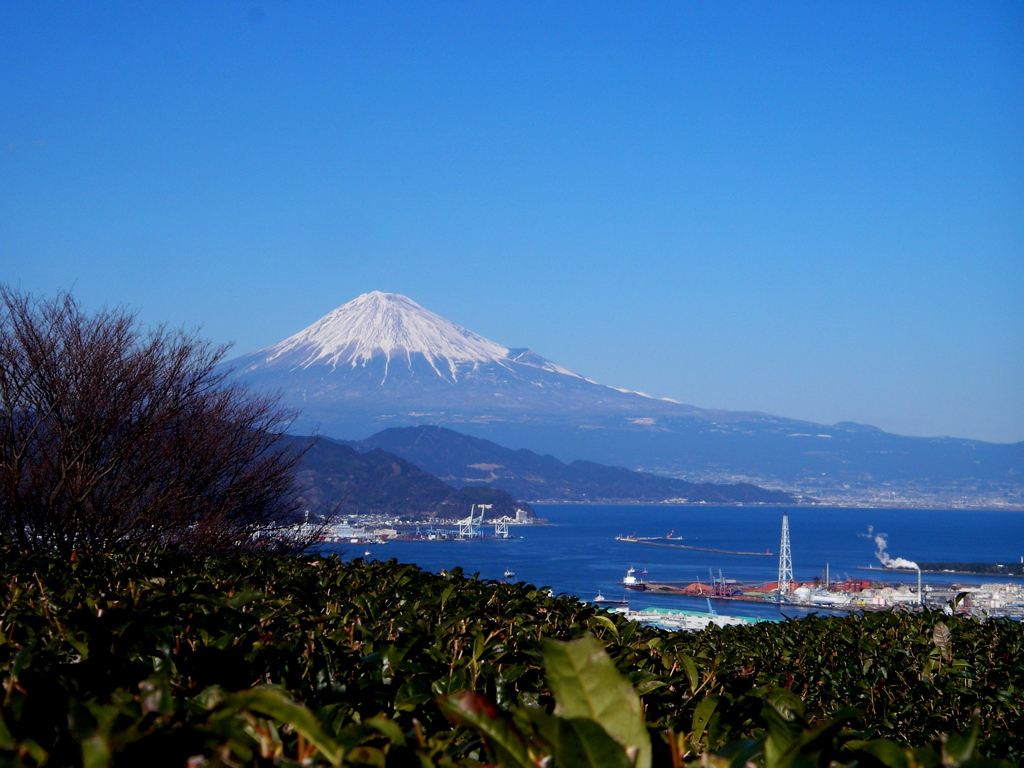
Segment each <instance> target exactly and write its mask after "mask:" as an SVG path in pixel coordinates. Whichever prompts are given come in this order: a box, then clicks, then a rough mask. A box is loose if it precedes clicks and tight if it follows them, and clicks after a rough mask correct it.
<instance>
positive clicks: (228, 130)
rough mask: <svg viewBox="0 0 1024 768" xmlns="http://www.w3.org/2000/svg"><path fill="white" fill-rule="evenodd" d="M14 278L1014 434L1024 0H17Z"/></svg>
mask: <svg viewBox="0 0 1024 768" xmlns="http://www.w3.org/2000/svg"><path fill="white" fill-rule="evenodd" d="M0 280H3V281H6V282H8V283H12V284H14V285H15V286H19V287H20V288H22V289H25V290H30V291H37V292H43V293H46V294H52V293H53V292H54V291H56V290H58V289H59V288H69V287H73V288H74V291H75V293H76V294H77V296H78V297H79V298H80V299H81V300H82V301H83V303H84V304H85V305H86V306H87V307H90V308H93V307H100V306H102V305H103V304H104V303H107V304H124V305H128V306H130V307H132V308H135V309H137V310H138V311H139V313H140V316H141V318H142V319H143V320H144V321H146V322H160V321H167V322H169V323H171V324H172V325H181V326H186V327H190V328H191V327H195V326H202V328H203V332H204V333H205V334H206V335H207V336H209V337H210V338H212V339H214V340H216V341H222V342H227V341H231V342H234V343H235V345H236V346H235V350H236V351H237V352H238V353H243V352H249V351H252V350H254V349H257V348H259V347H262V346H266V345H268V344H271V343H273V342H276V341H278V340H280V339H282V338H284V337H285V336H288V335H290V334H291V333H294V332H295V331H297V330H299V329H300V328H302V327H304V326H305V325H307V324H309V323H310V322H312V321H314V320H316V319H317V318H319V317H320V316H321V315H323V314H325V313H326V312H328V311H329V310H331V309H333V308H334V307H336V306H338V305H340V304H343V303H345V302H346V301H349V300H350V299H352V298H354V297H355V296H356V295H358V294H360V293H364V292H366V291H370V290H383V291H392V292H397V293H403V294H406V295H408V296H410V297H411V298H413V299H414V300H415V301H417V302H419V303H420V304H422V305H423V306H425V307H427V308H428V309H431V310H433V311H435V312H437V313H438V314H440V315H442V316H444V317H447V318H448V319H450V320H453V321H455V322H457V323H459V324H461V325H464V326H466V327H468V328H470V329H471V330H474V331H476V332H477V333H480V334H482V335H484V336H487V337H488V338H491V339H493V340H495V341H497V342H500V343H502V344H505V345H508V346H529V347H531V348H533V349H534V350H535V351H536V352H538V353H539V354H541V355H544V356H545V357H548V358H550V359H552V360H555V361H556V362H558V363H560V364H562V365H564V366H566V367H568V368H571V369H573V370H576V371H578V372H579V373H582V374H585V375H586V376H588V377H590V378H593V379H595V380H598V381H601V382H603V383H607V384H612V385H615V386H619V387H626V388H630V389H639V390H642V391H645V392H649V393H651V394H653V395H658V396H665V397H673V398H676V399H678V400H681V401H683V402H687V403H691V404H694V405H698V406H702V407H719V408H727V409H736V410H760V411H767V412H770V413H775V414H779V415H783V416H790V417H796V418H805V419H810V420H813V421H818V422H823V423H833V422H836V421H840V420H854V421H860V422H864V423H869V424H874V425H877V426H880V427H882V428H884V429H887V430H890V431H894V432H899V433H903V434H914V435H955V436H961V437H971V438H979V439H987V440H994V441H1000V442H1010V441H1018V440H1024V4H1022V3H1020V2H1014V3H986V2H973V1H972V2H962V3H950V2H925V3H914V2H899V3H892V2H882V3H871V2H856V3H846V2H843V3H839V2H836V3H830V2H808V3H799V2H782V3H767V2H765V3H747V2H741V3H735V4H729V3H719V2H714V3H711V2H708V3H698V2H669V3H657V2H647V3H628V2H623V3H590V2H587V3H561V2H559V3H553V2H552V3H528V2H524V3H500V4H499V3H487V2H465V3H411V2H410V3H385V2H372V3H371V2H365V3H326V2H304V3H287V4H285V3H255V2H244V1H241V0H240V1H239V2H223V3H213V2H192V3H187V2H180V3H179V2H159V3H157V2H138V3H116V2H92V3H90V2H80V3H60V2H49V3H43V2H29V1H28V0H25V1H20V0H17V1H13V0H12V1H11V2H6V3H3V4H0Z"/></svg>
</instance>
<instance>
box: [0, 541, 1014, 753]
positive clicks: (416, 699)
mask: <svg viewBox="0 0 1024 768" xmlns="http://www.w3.org/2000/svg"><path fill="white" fill-rule="evenodd" d="M0 604H2V609H3V614H2V620H0V685H2V689H3V703H2V707H0V716H2V721H0V765H43V764H46V765H56V766H64V765H85V766H88V767H89V768H91V767H92V766H103V765H154V766H159V765H168V766H171V765H174V766H182V765H185V764H186V763H189V759H190V758H194V759H192V761H191V763H189V764H190V765H272V764H307V765H326V764H335V765H337V764H342V763H344V764H347V765H389V766H391V765H408V764H412V765H479V764H480V762H481V761H487V760H501V761H502V762H503V763H505V764H507V765H516V764H520V763H517V762H516V761H522V760H526V761H527V763H521V764H524V765H525V764H529V763H531V762H533V761H535V760H536V759H539V757H540V756H542V755H545V754H547V755H553V756H554V757H555V759H554V762H553V765H577V764H579V765H584V764H591V765H607V766H612V765H627V764H628V759H626V757H625V756H626V755H627V751H625V750H623V749H622V748H621V746H620V747H617V748H616V749H611V747H610V746H609V745H612V744H613V742H614V744H622V743H625V744H629V743H630V742H629V741H627V740H624V739H625V735H628V734H629V733H632V734H633V736H635V722H634V721H633V720H629V721H627V720H623V719H622V718H623V717H624V715H622V712H624V711H626V710H627V709H628V706H627V704H628V701H629V696H630V695H633V694H631V693H630V687H632V690H635V691H636V694H638V695H639V701H640V702H641V703H642V708H643V717H645V718H646V725H647V729H648V730H649V733H650V736H649V739H650V746H649V750H650V752H649V753H647V752H645V751H639V752H630V753H629V754H634V755H637V756H638V760H640V762H638V764H642V759H644V756H645V755H648V754H649V755H650V757H651V759H652V760H653V764H654V765H675V764H678V761H679V760H681V759H682V757H683V756H689V757H693V756H697V755H704V759H705V761H706V762H711V763H714V764H720V765H726V764H729V763H728V760H730V759H735V760H738V761H739V762H738V765H742V764H743V762H744V761H746V760H747V759H753V760H755V762H756V761H761V762H763V763H764V764H765V765H766V766H770V767H771V768H775V766H780V767H781V766H788V765H828V764H829V761H836V762H835V764H849V763H851V762H852V761H854V760H859V763H858V764H860V765H890V766H899V765H938V764H941V763H942V761H943V760H945V764H947V765H956V764H964V765H967V764H972V762H971V760H970V759H968V758H970V757H971V756H972V755H974V754H976V750H975V746H976V745H975V742H974V740H973V738H972V737H970V736H968V737H966V738H964V739H960V740H958V739H956V738H952V739H949V740H948V741H942V740H941V734H944V733H956V732H960V733H971V732H972V728H976V729H977V730H976V731H975V734H976V736H977V747H978V749H980V752H981V753H984V754H987V755H989V756H996V757H1002V758H1008V759H1012V760H1019V759H1020V757H1021V756H1022V754H1024V736H1022V735H1021V733H1022V730H1024V729H1022V727H1021V726H1022V723H1024V718H1022V710H1024V707H1022V703H1021V696H1020V690H1019V689H1020V688H1021V687H1022V685H1024V680H1022V677H1024V676H1022V673H1021V670H1022V669H1024V631H1022V628H1021V625H1020V624H1017V623H1014V622H1010V621H988V622H985V623H984V624H982V623H978V622H976V621H973V620H971V619H969V618H959V617H946V616H944V615H942V614H938V613H929V614H924V615H919V616H914V615H908V614H896V613H885V614H873V615H868V616H864V617H849V618H842V619H834V618H811V619H803V620H800V621H790V622H786V623H783V624H759V625H754V626H749V627H730V628H726V629H721V630H718V629H713V630H708V631H705V632H701V633H694V634H686V633H665V632H661V631H658V630H653V629H648V628H644V627H641V626H639V625H636V624H633V623H631V622H629V621H627V620H625V619H623V618H621V617H618V616H613V615H609V614H607V613H605V612H603V611H600V610H598V609H595V608H593V607H591V606H589V605H586V604H584V603H581V602H579V601H577V600H576V599H575V598H570V597H565V596H562V597H554V596H551V595H549V594H548V593H547V592H546V591H544V590H538V589H535V588H533V587H531V586H530V585H526V584H516V585H507V584H500V583H493V582H484V581H480V580H478V579H475V578H465V577H464V576H463V575H462V574H461V573H458V572H456V573H452V574H447V575H444V576H438V575H433V574H429V573H425V572H423V571H421V570H419V569H418V568H416V567H413V566H405V565H399V564H397V563H395V562H393V561H392V562H387V563H363V562H361V561H358V560H357V561H355V562H353V563H343V562H342V561H340V560H338V559H336V558H331V559H318V558H309V559H307V560H288V559H278V558H272V557H269V556H268V557H238V558H213V557H187V556H184V555H181V554H176V553H162V554H135V555H108V556H88V555H86V556H82V555H78V556H77V557H75V558H73V560H71V561H69V560H68V559H67V558H55V557H50V556H46V555H41V554H22V553H20V552H18V551H15V550H13V549H11V548H9V547H8V548H2V549H0ZM585 636H593V637H595V638H596V639H597V640H598V641H600V643H601V644H603V646H604V647H605V649H606V650H607V654H608V657H609V658H610V659H611V661H609V662H607V665H605V663H604V662H602V661H601V658H603V654H599V653H597V652H593V651H589V650H588V651H586V652H585V653H583V652H581V651H579V650H576V651H573V650H571V649H574V648H576V649H579V648H581V647H582V648H584V649H585V648H587V647H588V646H585V645H584V646H578V645H568V646H564V645H558V644H557V643H555V644H553V643H551V639H555V640H569V639H573V638H582V637H585ZM580 659H583V661H579V660H580ZM612 664H614V667H616V668H617V669H618V670H619V671H620V672H621V673H622V674H623V675H624V676H625V677H626V679H628V681H629V684H630V685H625V684H623V685H625V688H624V689H623V690H619V688H618V686H619V684H618V683H616V682H615V681H616V680H617V679H618V677H617V675H615V674H614V669H612V668H611V665H612ZM609 690H611V691H617V693H616V694H615V697H616V698H615V701H620V702H622V706H612V705H610V704H609V702H608V701H602V700H601V697H602V696H604V697H605V699H607V696H606V695H605V694H606V692H607V691H609ZM581 692H584V693H581ZM584 694H585V695H584ZM556 701H557V708H556ZM613 703H614V702H613ZM587 707H590V709H588V708H587ZM851 707H852V708H856V711H854V710H851V709H850V708H851ZM620 710H621V711H620ZM638 711H639V710H638ZM588 712H590V713H591V714H587V713H588ZM638 716H639V715H638ZM640 722H641V723H642V722H643V721H642V720H641V721H640ZM630 729H632V730H630ZM601 734H604V736H602V735H601ZM605 736H608V737H609V738H612V741H611V742H609V741H608V740H607V739H606V738H605ZM644 736H645V737H646V734H644ZM630 738H632V737H630ZM935 740H939V741H938V742H937V746H934V747H928V746H927V745H928V744H929V743H931V742H933V741H935ZM602 744H603V745H604V748H605V751H604V752H600V751H599V750H598V747H600V746H601V745H602ZM485 745H486V746H485ZM908 746H914V747H916V748H917V749H916V750H915V751H909V750H908V749H907V747H908ZM637 749H639V747H637ZM643 749H648V747H644V748H643ZM509 750H511V751H509ZM579 750H584V751H586V750H590V751H588V752H586V755H584V754H583V752H580V751H579ZM594 750H598V751H594ZM609 750H610V751H609ZM616 750H617V751H616ZM711 753H716V754H717V755H718V757H717V758H716V757H710V754H711ZM195 756H203V757H202V758H198V757H195ZM584 760H586V761H588V762H583V761H584ZM624 760H625V762H624ZM973 764H979V765H980V764H984V763H982V762H981V761H979V760H974V761H973Z"/></svg>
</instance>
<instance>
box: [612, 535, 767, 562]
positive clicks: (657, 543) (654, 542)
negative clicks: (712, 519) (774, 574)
mask: <svg viewBox="0 0 1024 768" xmlns="http://www.w3.org/2000/svg"><path fill="white" fill-rule="evenodd" d="M615 540H616V541H621V542H625V543H626V544H643V545H644V546H648V547H669V548H671V549H688V550H690V551H692V552H714V553H715V554H718V555H744V556H746V557H771V556H772V553H771V552H770V551H769V550H765V551H764V552H740V551H736V550H732V549H714V548H712V547H694V546H691V545H689V544H673V543H671V539H638V538H636V537H635V536H616V537H615Z"/></svg>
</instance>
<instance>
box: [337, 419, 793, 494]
mask: <svg viewBox="0 0 1024 768" xmlns="http://www.w3.org/2000/svg"><path fill="white" fill-rule="evenodd" d="M347 444H349V445H352V446H353V447H355V448H356V449H357V450H360V451H367V450H386V451H387V452H388V453H391V454H394V455H396V456H400V457H402V458H403V459H406V460H407V461H409V462H411V463H413V464H415V465H416V466H418V467H421V468H423V469H425V470H426V471H428V472H430V473H431V474H433V475H434V476H436V477H438V478H439V479H441V480H442V481H444V482H445V483H448V484H449V485H452V486H454V487H457V488H467V487H491V488H500V489H501V490H503V491H506V492H508V493H509V494H511V495H512V496H514V497H515V498H520V499H528V500H531V501H535V502H539V501H609V502H623V501H630V502H639V503H652V502H666V501H675V502H689V503H708V504H736V503H744V504H746V503H755V504H792V503H794V502H796V499H794V497H793V496H792V495H790V494H788V493H785V492H782V491H775V490H770V489H765V488H759V487H757V486H755V485H752V484H749V483H738V484H729V485H723V484H713V483H699V484H698V483H690V482H687V481H685V480H680V479H677V478H671V477H658V476H656V475H652V474H649V473H642V472H634V471H632V470H629V469H625V468H623V467H609V466H605V465H603V464H598V463H596V462H590V461H581V460H577V461H573V462H571V463H569V464H566V463H564V462H562V461H560V460H558V459H557V458H555V457H554V456H550V455H548V456H541V455H540V454H537V453H535V452H533V451H529V450H526V449H519V450H516V451H513V450H511V449H508V448H505V447H503V446H500V445H498V444H496V443H494V442H492V441H489V440H483V439H481V438H477V437H472V436H470V435H464V434H461V433H459V432H455V431H453V430H450V429H445V428H443V427H435V426H430V425H424V426H419V427H398V428H392V429H387V430H384V431H383V432H379V433H378V434H376V435H372V436H371V437H369V438H366V439H365V440H358V441H350V442H348V443H347Z"/></svg>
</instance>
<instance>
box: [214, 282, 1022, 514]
mask: <svg viewBox="0 0 1024 768" xmlns="http://www.w3.org/2000/svg"><path fill="white" fill-rule="evenodd" d="M228 365H230V366H231V367H232V369H233V374H232V375H233V376H235V377H237V378H238V379H240V380H242V381H244V382H246V383H248V384H249V385H252V386H255V387H258V388H268V389H272V390H277V391H279V392H280V394H281V401H282V404H284V405H286V406H289V407H292V408H295V409H296V410H298V411H299V413H300V416H299V419H298V421H297V422H296V424H295V425H294V431H299V432H310V431H314V430H316V431H319V432H320V433H321V434H324V435H326V436H330V437H335V438H342V439H362V438H366V437H368V436H369V435H371V434H373V433H376V432H379V431H381V430H383V429H386V428H391V427H408V426H418V425H425V424H432V425H437V426H443V427H447V428H449V429H452V430H455V431H458V432H462V433H464V434H469V435H472V436H474V437H480V438H485V439H488V440H492V441H493V442H495V443H498V444H499V445H504V446H507V447H509V448H528V449H532V450H534V451H540V452H542V453H550V454H553V455H555V456H557V457H558V458H560V459H562V460H563V461H573V460H576V459H584V460H589V461H594V462H601V463H604V464H613V465H617V466H622V467H627V468H630V469H643V470H646V471H648V472H655V473H661V474H668V475H674V476H677V477H685V478H686V479H688V480H695V481H713V482H723V481H725V482H737V481H741V482H751V483H757V484H759V485H768V486H774V487H783V488H787V489H790V490H796V491H803V492H806V493H812V494H816V495H821V494H823V493H825V494H828V493H831V492H833V491H835V492H837V493H839V494H840V496H842V495H843V493H844V492H848V493H852V494H857V493H860V494H862V496H863V494H868V495H870V494H874V493H875V492H876V491H879V490H881V489H882V488H883V486H884V490H885V494H887V496H884V497H883V496H881V495H880V496H879V498H880V499H881V498H888V497H890V496H891V497H893V498H894V499H897V500H898V499H901V498H902V499H904V500H906V498H905V497H907V496H908V494H909V496H915V497H916V498H917V499H918V500H919V501H920V500H922V499H933V500H935V501H942V499H943V498H944V495H945V496H948V495H950V494H953V495H959V497H964V496H967V497H970V498H972V499H1000V500H1002V501H1001V502H1000V503H1005V502H1006V501H1009V502H1010V503H1016V504H1020V503H1022V502H1024V443H1016V444H1011V445H1001V444H994V443H985V442H981V441H977V440H963V439H956V438H917V437H903V436H900V435H893V434H890V433H886V432H883V431H882V430H879V429H877V428H874V427H869V426H864V425H860V424H854V423H850V422H844V423H840V424H835V425H831V426H826V425H820V424H814V423H811V422H806V421H798V420H794V419H786V418H782V417H777V416H771V415H768V414H764V413H748V412H734V411H720V410H707V409H701V408H696V407H694V406H690V405H684V404H682V403H679V402H677V401H674V400H669V399H658V398H654V397H650V396H648V395H645V394H643V393H640V392H632V391H627V390H622V389H617V388H615V387H611V386H606V385H604V384H599V383H597V382H595V381H591V380H590V379H587V378H586V377H584V376H581V375H579V374H577V373H574V372H573V371H570V370H568V369H566V368H564V367H562V366H560V365H558V364H556V363H554V362H552V361H551V360H547V359H545V358H543V357H541V356H540V355H538V354H536V353H534V352H532V351H531V350H529V349H525V348H513V347H506V346H503V345H502V344H498V343H496V342H493V341H490V340H488V339H485V338H483V337H482V336H479V335H478V334H475V333H473V332H472V331H469V330H467V329H465V328H462V327H461V326H459V325H456V324H455V323H452V322H450V321H448V320H445V319H444V318H442V317H440V316H438V315H436V314H434V313H433V312H430V311H429V310H427V309H424V308H423V307H421V306H420V305H419V304H417V303H416V302H414V301H412V300H411V299H409V298H407V297H405V296H401V295H398V294H393V293H381V292H378V291H374V292H372V293H367V294H363V295H362V296H359V297H357V298H356V299H354V300H352V301H350V302H348V303H347V304H344V305H343V306H341V307H338V308H337V309H335V310H334V311H333V312H330V313H329V314H327V315H325V316H324V317H323V318H321V319H320V320H318V321H316V322H315V323H313V324H312V325H310V326H309V327H307V328H305V329H303V330H301V331H299V332H298V333H296V334H295V335H293V336H290V337H288V338H287V339H284V340H283V341H281V342H279V343H277V344H274V345H272V346H270V347H267V348H265V349H261V350H259V351H257V352H253V353H251V354H248V355H244V356H242V357H239V358H236V359H235V360H232V361H230V362H229V363H228ZM898 494H902V495H898ZM936 494H938V495H936Z"/></svg>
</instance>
